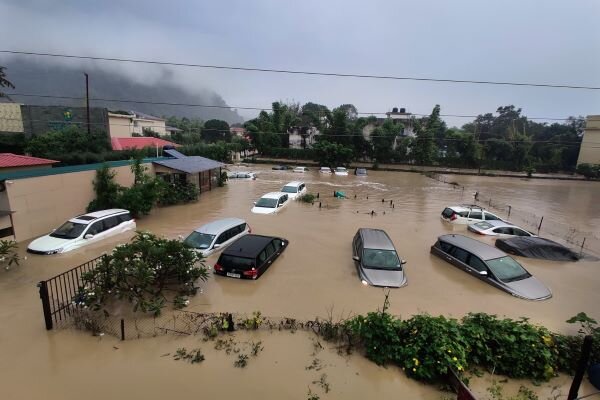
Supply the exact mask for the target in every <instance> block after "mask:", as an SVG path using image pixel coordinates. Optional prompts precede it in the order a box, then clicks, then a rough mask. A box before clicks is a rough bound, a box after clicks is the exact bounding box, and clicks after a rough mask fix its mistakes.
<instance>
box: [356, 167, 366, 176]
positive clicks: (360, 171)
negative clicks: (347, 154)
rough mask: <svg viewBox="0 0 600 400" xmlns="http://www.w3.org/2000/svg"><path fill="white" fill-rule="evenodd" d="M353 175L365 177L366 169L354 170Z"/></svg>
mask: <svg viewBox="0 0 600 400" xmlns="http://www.w3.org/2000/svg"><path fill="white" fill-rule="evenodd" d="M354 175H356V176H367V169H366V168H355V169H354Z"/></svg>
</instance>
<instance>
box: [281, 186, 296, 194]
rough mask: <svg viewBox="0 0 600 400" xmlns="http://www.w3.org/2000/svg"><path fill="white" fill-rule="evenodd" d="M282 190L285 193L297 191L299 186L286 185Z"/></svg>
mask: <svg viewBox="0 0 600 400" xmlns="http://www.w3.org/2000/svg"><path fill="white" fill-rule="evenodd" d="M281 191H282V192H284V193H297V192H298V188H297V187H296V186H284V187H283V189H281Z"/></svg>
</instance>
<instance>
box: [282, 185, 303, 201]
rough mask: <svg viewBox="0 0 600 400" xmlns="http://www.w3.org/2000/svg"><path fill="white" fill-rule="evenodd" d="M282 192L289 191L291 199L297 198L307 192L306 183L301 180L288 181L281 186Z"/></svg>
mask: <svg viewBox="0 0 600 400" xmlns="http://www.w3.org/2000/svg"><path fill="white" fill-rule="evenodd" d="M281 192H282V193H287V195H288V198H289V199H290V200H296V199H297V198H298V197H300V196H302V195H303V194H305V193H306V184H305V183H304V182H299V181H293V182H288V183H286V184H285V186H284V187H282V188H281Z"/></svg>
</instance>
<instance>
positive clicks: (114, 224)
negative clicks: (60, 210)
mask: <svg viewBox="0 0 600 400" xmlns="http://www.w3.org/2000/svg"><path fill="white" fill-rule="evenodd" d="M135 227H136V225H135V220H134V219H133V218H132V217H131V214H130V213H129V211H127V210H122V209H119V208H113V209H110V210H102V211H96V212H92V213H89V214H83V215H79V216H77V217H75V218H71V219H70V220H68V221H67V222H65V223H64V224H62V225H61V226H60V228H58V229H55V230H54V231H53V232H52V233H50V234H48V235H45V236H42V237H40V238H37V239H35V240H34V241H33V242H31V243H29V246H27V251H28V252H30V253H34V254H57V253H65V252H67V251H71V250H75V249H78V248H80V247H83V246H86V245H88V244H91V243H95V242H97V241H100V240H102V239H106V238H107V237H109V236H113V235H116V234H118V233H121V232H126V231H133V230H135Z"/></svg>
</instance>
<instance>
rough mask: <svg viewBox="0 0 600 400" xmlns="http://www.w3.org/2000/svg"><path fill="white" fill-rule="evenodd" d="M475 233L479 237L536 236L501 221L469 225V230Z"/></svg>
mask: <svg viewBox="0 0 600 400" xmlns="http://www.w3.org/2000/svg"><path fill="white" fill-rule="evenodd" d="M467 229H469V230H470V231H471V232H473V233H477V234H479V235H489V236H499V237H505V236H536V235H534V234H533V233H531V232H528V231H526V230H525V229H523V228H520V227H518V226H515V225H513V224H511V223H508V222H505V221H501V220H492V221H481V222H476V223H474V224H471V225H469V227H468V228H467Z"/></svg>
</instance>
